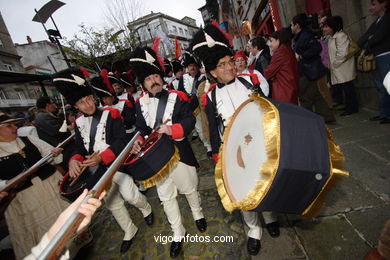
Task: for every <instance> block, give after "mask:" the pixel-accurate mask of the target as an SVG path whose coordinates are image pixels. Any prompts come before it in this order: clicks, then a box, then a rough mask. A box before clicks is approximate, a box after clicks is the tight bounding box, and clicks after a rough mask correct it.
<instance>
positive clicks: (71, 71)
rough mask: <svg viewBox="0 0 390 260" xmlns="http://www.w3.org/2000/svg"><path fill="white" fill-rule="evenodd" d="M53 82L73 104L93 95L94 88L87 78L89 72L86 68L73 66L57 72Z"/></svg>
mask: <svg viewBox="0 0 390 260" xmlns="http://www.w3.org/2000/svg"><path fill="white" fill-rule="evenodd" d="M52 77H53V84H54V86H55V87H56V89H57V90H58V91H59V92H60V93H61V94H62V95H63V96H64V97H65V98H66V101H67V102H68V103H69V104H71V105H72V106H74V105H75V103H76V102H77V101H78V100H80V99H81V98H83V97H86V96H89V95H92V94H93V92H92V89H91V87H90V86H89V83H88V82H87V80H86V78H88V77H89V74H88V72H87V71H86V70H85V69H84V68H79V67H71V68H68V69H65V70H62V71H59V72H57V73H55V74H54V75H53V76H52Z"/></svg>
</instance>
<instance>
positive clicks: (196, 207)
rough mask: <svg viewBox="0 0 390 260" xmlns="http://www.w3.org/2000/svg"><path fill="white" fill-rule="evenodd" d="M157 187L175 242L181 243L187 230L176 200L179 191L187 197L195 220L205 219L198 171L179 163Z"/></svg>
mask: <svg viewBox="0 0 390 260" xmlns="http://www.w3.org/2000/svg"><path fill="white" fill-rule="evenodd" d="M156 186H157V193H158V196H159V198H160V200H161V201H162V204H163V207H164V212H165V214H166V215H167V218H168V221H169V223H170V224H171V228H172V230H173V235H174V237H175V241H179V239H180V236H184V235H185V232H186V230H185V228H184V226H183V224H182V221H181V214H180V209H179V205H178V203H177V200H176V196H177V192H178V191H179V193H181V194H185V195H186V198H187V201H188V204H189V205H190V207H191V211H192V216H193V218H194V220H198V219H201V218H204V216H203V213H202V208H201V206H200V197H199V194H198V191H197V187H198V176H197V174H196V169H195V167H193V166H189V165H187V164H184V163H182V162H178V164H177V165H176V166H175V168H174V169H173V170H172V171H171V172H170V173H169V175H168V176H167V177H165V179H164V180H162V181H160V182H158V183H157V185H156Z"/></svg>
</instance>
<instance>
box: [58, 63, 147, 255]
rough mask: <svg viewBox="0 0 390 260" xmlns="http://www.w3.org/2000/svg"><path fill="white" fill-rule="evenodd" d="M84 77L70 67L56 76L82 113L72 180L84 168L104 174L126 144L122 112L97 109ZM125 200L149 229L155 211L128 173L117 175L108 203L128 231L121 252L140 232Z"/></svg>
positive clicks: (122, 226) (125, 230)
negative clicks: (137, 210) (140, 215)
mask: <svg viewBox="0 0 390 260" xmlns="http://www.w3.org/2000/svg"><path fill="white" fill-rule="evenodd" d="M85 77H86V76H84V74H83V72H82V71H81V70H80V69H79V68H69V69H66V70H63V71H60V72H58V73H56V74H55V75H54V76H53V83H54V86H55V87H56V88H57V90H58V91H59V92H60V93H61V94H62V95H64V97H65V98H66V100H67V102H68V103H69V104H71V105H72V106H74V107H75V108H77V109H79V110H80V112H81V115H80V116H79V117H77V119H76V121H75V133H76V140H75V151H74V155H73V157H72V158H71V159H70V161H69V175H70V176H71V177H72V178H75V177H77V176H78V175H79V174H80V172H81V168H82V167H89V168H90V170H95V173H98V172H103V173H104V172H105V170H106V169H107V168H108V166H109V165H110V163H111V162H113V161H114V160H115V158H116V157H117V156H118V155H119V154H120V153H121V151H122V150H123V148H124V147H125V146H126V143H127V138H126V132H125V128H124V126H123V123H122V120H121V114H120V112H119V110H117V109H114V108H105V109H101V108H97V107H96V104H95V100H94V96H93V92H92V89H91V88H90V87H89V84H88V83H87V81H86V79H85ZM91 154H96V155H95V156H93V155H91ZM96 175H98V174H96ZM91 177H92V176H91ZM124 199H125V200H126V201H128V202H129V203H130V204H132V205H134V206H135V207H137V208H138V209H139V210H140V211H141V212H142V215H143V216H144V219H145V221H146V223H147V224H148V225H149V226H150V225H152V224H153V213H152V208H151V206H150V204H149V203H148V202H147V200H146V198H145V196H143V195H142V194H141V193H140V192H139V191H138V189H137V187H136V186H135V184H134V182H133V179H132V178H131V177H130V176H129V175H127V174H124V173H122V172H119V171H118V172H116V173H115V175H114V178H113V182H112V186H111V188H110V190H109V191H108V194H107V196H106V197H105V202H106V206H107V208H108V209H109V210H110V211H111V212H112V214H113V216H114V218H115V220H116V221H117V222H118V224H119V226H120V227H121V228H122V230H123V231H124V232H125V236H124V238H123V241H122V245H121V247H120V252H121V253H124V252H126V251H127V250H128V249H129V248H130V246H131V242H132V239H133V237H134V236H135V234H136V233H137V230H138V229H137V227H136V226H135V225H134V223H133V222H132V220H131V218H130V215H129V212H128V211H127V209H126V207H125V205H124Z"/></svg>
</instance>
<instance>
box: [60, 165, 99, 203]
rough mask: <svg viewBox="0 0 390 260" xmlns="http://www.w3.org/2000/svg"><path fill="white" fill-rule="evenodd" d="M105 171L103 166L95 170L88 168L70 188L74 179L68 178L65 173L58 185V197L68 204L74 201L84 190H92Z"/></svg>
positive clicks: (67, 174)
mask: <svg viewBox="0 0 390 260" xmlns="http://www.w3.org/2000/svg"><path fill="white" fill-rule="evenodd" d="M106 170H107V168H106V167H105V166H103V165H99V166H98V167H96V168H93V167H88V168H87V169H85V171H84V172H83V173H82V174H81V175H80V177H79V178H78V179H77V180H76V181H75V182H74V183H73V184H72V186H71V183H72V182H73V180H74V179H73V178H71V177H70V175H69V172H68V173H66V174H65V176H64V178H63V179H62V181H61V184H60V195H61V196H62V197H63V198H65V199H66V200H68V201H70V202H73V201H75V200H76V199H77V198H78V197H79V196H80V194H81V193H82V192H83V190H84V189H88V190H90V189H92V188H93V187H94V186H95V184H96V183H97V182H98V181H99V180H100V178H101V177H102V176H103V175H104V173H105V172H106Z"/></svg>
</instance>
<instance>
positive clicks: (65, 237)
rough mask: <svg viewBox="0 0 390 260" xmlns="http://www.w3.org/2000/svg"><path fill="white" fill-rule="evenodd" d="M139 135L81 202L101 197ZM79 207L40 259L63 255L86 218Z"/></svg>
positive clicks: (136, 135)
mask: <svg viewBox="0 0 390 260" xmlns="http://www.w3.org/2000/svg"><path fill="white" fill-rule="evenodd" d="M139 135H140V132H139V131H138V132H137V133H136V134H135V135H134V136H133V138H132V139H131V140H130V142H129V143H128V144H127V145H126V147H125V148H124V149H123V150H122V152H121V153H120V154H119V155H118V157H117V158H116V159H115V160H114V161H113V162H112V163H111V165H110V167H108V169H107V170H106V172H105V173H104V174H103V176H102V177H101V178H100V179H99V181H98V182H97V183H96V184H95V186H94V187H93V188H92V189H91V190H90V191H89V192H88V194H87V196H86V197H85V198H84V200H83V201H82V202H81V204H86V203H87V202H88V200H89V199H90V198H98V197H99V195H100V193H102V192H103V190H104V189H105V187H106V186H107V185H108V184H109V183H110V182H111V180H112V178H113V177H114V174H115V173H116V172H117V171H118V169H119V167H121V166H122V164H123V162H124V161H125V159H126V157H127V156H128V154H129V153H130V150H131V148H132V146H133V145H134V143H135V141H136V140H137V138H138V136H139ZM79 207H80V206H79ZM79 207H78V208H79ZM78 208H77V209H76V210H75V211H74V212H73V213H72V214H71V215H70V217H69V218H68V219H67V221H66V222H65V223H64V225H63V226H62V227H61V228H60V230H59V231H58V232H57V234H56V235H55V236H54V237H53V238H52V239H51V241H50V243H49V244H48V245H47V246H46V247H45V249H44V250H43V251H42V253H41V254H40V255H39V257H38V258H37V259H38V260H46V259H58V258H59V257H60V256H61V254H62V252H63V250H64V249H65V246H66V244H67V242H68V241H69V239H70V238H71V237H72V235H73V234H74V233H75V232H76V230H77V227H78V226H79V225H80V223H81V221H82V220H83V218H84V216H83V215H82V214H80V213H79V211H78Z"/></svg>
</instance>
